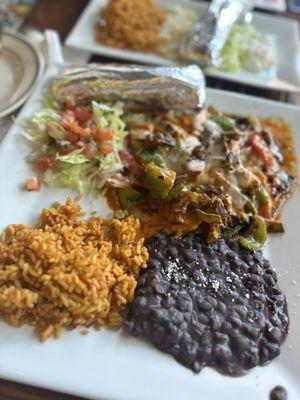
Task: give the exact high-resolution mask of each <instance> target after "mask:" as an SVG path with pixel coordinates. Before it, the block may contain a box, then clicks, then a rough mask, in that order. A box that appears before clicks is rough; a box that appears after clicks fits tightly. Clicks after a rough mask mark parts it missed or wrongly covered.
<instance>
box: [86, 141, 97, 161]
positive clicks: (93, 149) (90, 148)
mask: <svg viewBox="0 0 300 400" xmlns="http://www.w3.org/2000/svg"><path fill="white" fill-rule="evenodd" d="M97 153H98V147H97V143H96V142H94V141H93V140H92V141H91V142H89V143H86V144H85V145H84V154H85V155H86V157H88V158H93V157H95V156H96V155H97Z"/></svg>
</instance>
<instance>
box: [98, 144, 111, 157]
mask: <svg viewBox="0 0 300 400" xmlns="http://www.w3.org/2000/svg"><path fill="white" fill-rule="evenodd" d="M112 151H113V146H112V144H111V143H102V144H101V147H100V152H101V153H102V154H109V153H111V152H112Z"/></svg>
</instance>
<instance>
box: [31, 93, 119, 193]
mask: <svg viewBox="0 0 300 400" xmlns="http://www.w3.org/2000/svg"><path fill="white" fill-rule="evenodd" d="M92 111H93V121H94V123H95V124H96V126H97V127H98V128H99V129H102V128H109V129H110V130H111V131H112V134H113V139H112V144H113V151H112V152H111V153H109V154H107V155H101V154H99V155H97V156H96V157H93V158H88V157H86V155H85V152H84V144H82V147H81V148H78V149H75V150H74V151H72V152H70V153H69V154H66V155H62V154H60V153H59V149H60V146H61V144H63V143H64V142H66V144H68V143H69V142H68V141H67V140H66V133H67V132H66V131H65V130H64V128H63V127H62V126H61V125H60V123H59V122H60V119H61V114H60V113H59V111H58V108H57V103H56V101H55V99H53V98H50V99H48V100H47V102H46V107H45V108H43V109H42V110H40V111H39V112H37V113H35V114H34V115H33V117H32V118H31V119H30V120H29V121H28V122H27V124H26V127H25V131H24V132H23V135H24V136H25V137H26V138H27V140H29V141H30V143H31V146H32V147H33V151H32V153H31V154H30V156H29V157H28V161H29V162H33V163H35V162H36V161H37V159H38V158H39V157H41V156H46V157H48V156H52V155H55V156H56V160H57V161H58V162H57V164H56V165H55V167H54V168H53V169H48V170H47V171H46V172H45V173H44V176H43V180H44V182H45V183H46V184H47V185H48V186H52V187H55V186H56V187H65V188H69V189H72V190H76V191H78V192H88V191H93V190H96V189H101V188H102V187H103V186H104V184H105V182H106V180H107V179H108V178H110V177H112V176H113V175H114V174H115V173H116V172H118V171H120V170H121V169H122V163H121V161H120V158H119V155H118V151H119V150H120V149H121V148H122V147H123V141H124V138H125V135H126V131H125V122H124V121H123V120H122V116H123V103H121V102H116V103H114V104H107V103H103V102H96V101H93V102H92ZM46 127H47V132H48V134H49V136H51V137H52V138H53V139H54V141H52V143H50V144H49V143H48V141H47V135H46V134H45V131H46Z"/></svg>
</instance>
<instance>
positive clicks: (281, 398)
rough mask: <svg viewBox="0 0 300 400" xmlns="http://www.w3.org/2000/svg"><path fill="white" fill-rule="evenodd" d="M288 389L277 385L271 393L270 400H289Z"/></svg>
mask: <svg viewBox="0 0 300 400" xmlns="http://www.w3.org/2000/svg"><path fill="white" fill-rule="evenodd" d="M287 399H288V395H287V391H286V389H285V388H284V387H283V386H276V387H275V388H274V389H273V390H271V393H270V400H287Z"/></svg>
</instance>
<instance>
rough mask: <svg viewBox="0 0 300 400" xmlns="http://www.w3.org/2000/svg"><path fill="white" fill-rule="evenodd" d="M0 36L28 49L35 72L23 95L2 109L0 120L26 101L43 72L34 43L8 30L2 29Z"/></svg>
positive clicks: (40, 58) (42, 65) (40, 55)
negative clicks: (9, 38)
mask: <svg viewBox="0 0 300 400" xmlns="http://www.w3.org/2000/svg"><path fill="white" fill-rule="evenodd" d="M2 35H3V36H9V37H11V38H13V39H17V40H18V41H19V42H21V43H22V44H23V45H25V46H26V48H27V49H29V50H30V51H31V53H32V54H33V56H34V58H35V64H36V72H35V75H34V78H33V79H32V81H31V82H30V84H29V85H28V87H27V89H26V90H25V91H24V92H23V94H22V95H21V96H20V97H19V98H18V99H17V100H15V101H14V102H13V103H12V104H10V105H8V106H7V107H5V108H4V109H2V110H0V118H3V117H6V116H7V115H9V114H11V113H13V112H14V111H15V110H16V109H18V108H19V107H20V106H21V105H22V104H23V103H24V102H25V101H26V100H27V98H28V97H29V95H30V93H31V92H32V90H33V89H34V86H35V84H36V82H37V81H38V80H39V78H40V77H41V75H42V72H43V67H44V61H43V57H42V54H41V52H40V50H39V49H38V47H37V46H36V45H35V44H34V43H32V42H31V41H29V40H28V39H27V38H26V37H25V36H24V35H22V34H20V33H18V32H14V31H12V30H10V29H4V30H3V32H2Z"/></svg>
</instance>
